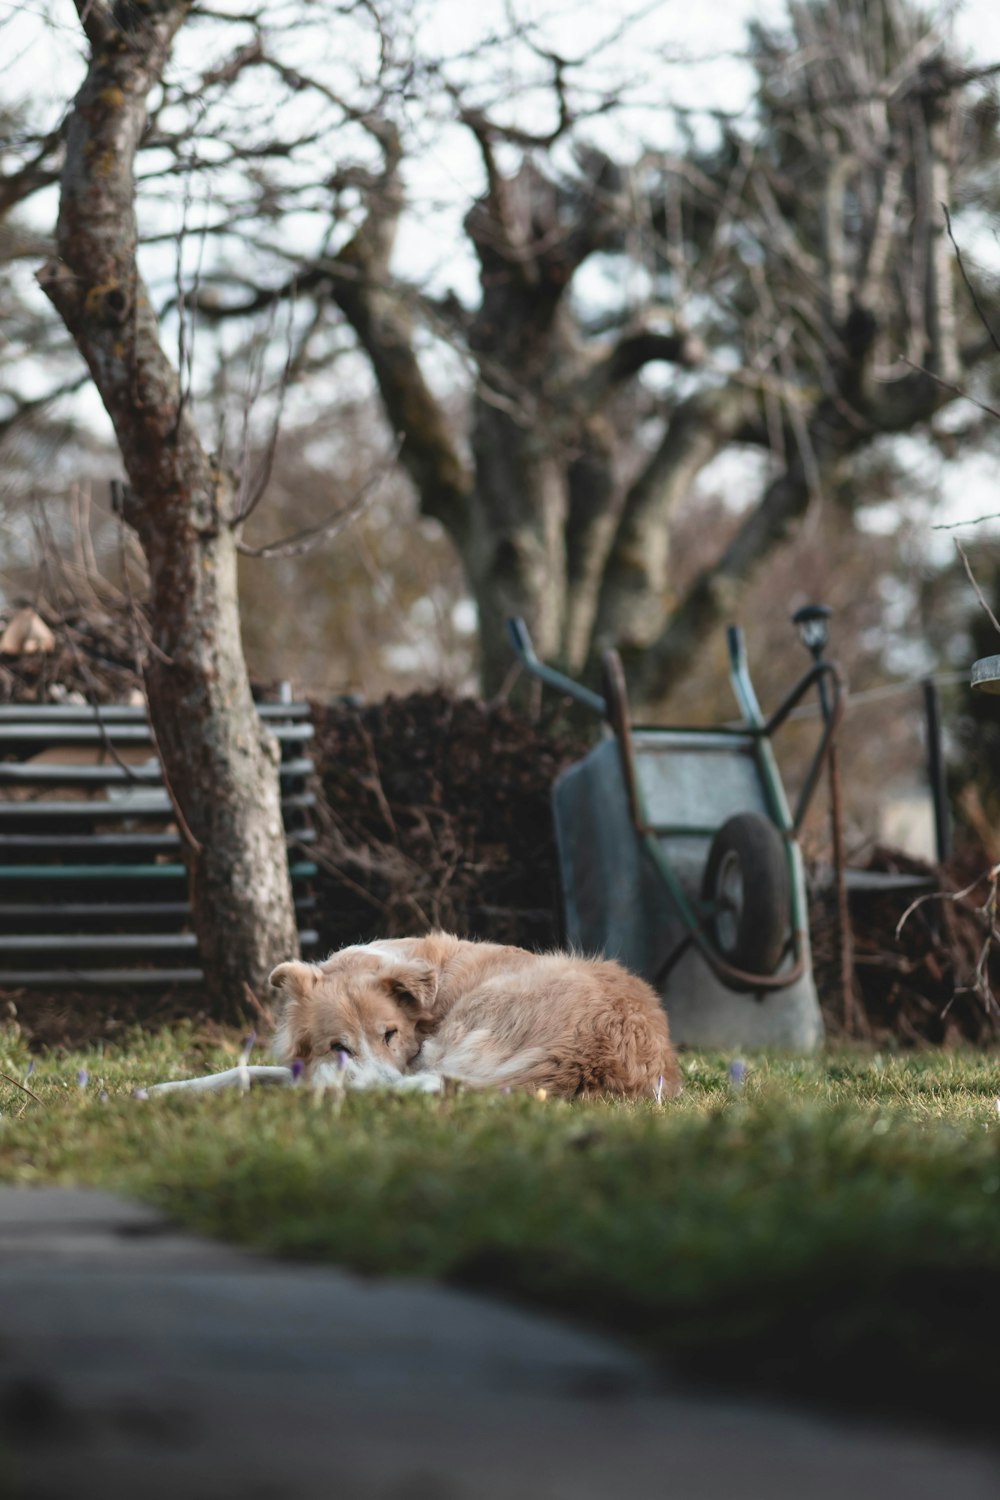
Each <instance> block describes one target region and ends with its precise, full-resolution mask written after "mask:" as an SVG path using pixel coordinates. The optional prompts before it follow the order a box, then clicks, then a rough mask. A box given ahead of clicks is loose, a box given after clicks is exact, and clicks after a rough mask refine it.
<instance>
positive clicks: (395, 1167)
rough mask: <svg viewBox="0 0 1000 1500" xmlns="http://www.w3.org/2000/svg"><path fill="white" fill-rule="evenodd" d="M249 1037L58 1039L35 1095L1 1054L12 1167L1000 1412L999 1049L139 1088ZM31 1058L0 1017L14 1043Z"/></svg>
mask: <svg viewBox="0 0 1000 1500" xmlns="http://www.w3.org/2000/svg"><path fill="white" fill-rule="evenodd" d="M237 1050H238V1039H237V1038H236V1036H235V1034H234V1035H233V1036H231V1037H227V1036H223V1037H222V1039H221V1041H220V1040H217V1041H215V1042H210V1041H208V1040H206V1039H204V1038H203V1037H199V1036H198V1035H196V1034H194V1033H192V1032H190V1031H183V1030H181V1031H177V1032H173V1033H170V1032H162V1033H158V1034H155V1035H152V1036H143V1035H141V1034H139V1033H135V1034H134V1035H133V1036H132V1037H131V1038H130V1039H129V1040H128V1041H127V1042H126V1043H124V1044H122V1045H120V1046H118V1047H116V1048H115V1049H113V1050H112V1049H107V1050H105V1051H103V1052H96V1051H94V1052H88V1053H80V1054H72V1055H65V1056H55V1055H53V1056H51V1057H47V1058H39V1059H37V1060H36V1064H35V1067H34V1069H33V1071H32V1073H31V1075H30V1077H28V1078H27V1080H26V1082H27V1085H28V1087H29V1088H30V1089H31V1090H32V1092H33V1093H34V1095H36V1096H37V1097H36V1098H30V1097H29V1096H27V1095H26V1094H24V1093H22V1092H21V1091H20V1090H19V1089H18V1088H16V1087H14V1086H13V1085H12V1084H10V1083H7V1082H5V1081H4V1080H3V1079H0V1112H2V1121H0V1180H4V1181H7V1182H20V1183H37V1182H52V1181H58V1182H89V1183H100V1184H104V1185H108V1186H111V1187H115V1188H121V1189H125V1190H128V1191H130V1192H133V1193H136V1194H138V1195H139V1196H141V1197H144V1198H147V1199H149V1200H151V1201H153V1202H155V1203H157V1204H159V1205H162V1206H163V1207H164V1208H166V1209H167V1210H169V1211H170V1213H172V1214H173V1215H175V1216H176V1217H177V1218H178V1219H180V1220H181V1221H183V1222H185V1223H187V1224H189V1225H190V1226H192V1227H193V1228H196V1229H199V1230H202V1231H206V1232H208V1233H210V1234H216V1235H220V1236H223V1237H225V1238H227V1239H231V1240H235V1241H239V1242H242V1243H246V1244H250V1245H254V1246H257V1247H260V1248H263V1249H266V1250H270V1251H276V1252H279V1253H281V1254H284V1255H290V1256H297V1257H303V1258H309V1259H312V1260H328V1261H333V1262H336V1263H337V1264H340V1265H344V1266H350V1267H354V1268H356V1269H357V1270H359V1271H363V1272H373V1273H394V1274H398V1273H401V1274H405V1275H417V1276H433V1277H438V1278H441V1279H445V1280H450V1281H454V1282H458V1283H461V1284H464V1285H470V1286H475V1287H478V1288H482V1289H487V1290H491V1291H499V1292H502V1293H504V1294H506V1295H513V1296H516V1297H517V1298H518V1299H520V1300H529V1301H532V1302H535V1303H537V1304H540V1305H544V1306H546V1307H548V1308H549V1309H554V1310H556V1311H559V1312H562V1313H566V1314H568V1315H570V1316H572V1317H573V1318H575V1319H577V1320H583V1321H586V1322H589V1323H592V1324H596V1325H599V1326H602V1327H604V1328H608V1329H611V1330H613V1331H615V1332H617V1333H619V1334H621V1335H623V1336H626V1337H628V1338H629V1339H632V1340H635V1341H639V1342H640V1343H641V1344H642V1345H643V1346H644V1347H645V1348H647V1349H649V1350H651V1351H653V1352H655V1353H656V1354H657V1355H658V1356H660V1357H662V1358H663V1359H664V1360H665V1361H666V1362H667V1363H668V1364H669V1365H670V1366H671V1367H673V1368H677V1369H680V1370H682V1371H683V1372H684V1373H685V1374H687V1375H689V1376H690V1375H697V1376H699V1377H700V1376H704V1377H706V1378H709V1379H711V1380H713V1381H715V1382H717V1383H719V1382H721V1383H722V1384H725V1385H732V1386H733V1387H738V1388H740V1389H743V1390H746V1389H748V1388H749V1389H754V1390H759V1389H760V1390H762V1389H780V1390H785V1391H791V1392H794V1393H796V1394H801V1395H804V1396H810V1395H811V1396H814V1397H819V1398H821V1399H823V1400H825V1401H830V1400H834V1401H839V1402H844V1403H846V1404H848V1405H851V1406H854V1407H861V1408H863V1409H870V1410H873V1411H875V1410H877V1411H879V1412H893V1413H906V1414H908V1415H910V1416H913V1415H918V1416H920V1418H921V1419H922V1420H923V1419H927V1420H942V1421H945V1422H948V1423H954V1422H967V1423H971V1424H974V1425H976V1426H979V1427H981V1428H987V1427H989V1426H990V1425H991V1424H992V1423H994V1422H995V1409H996V1394H995V1393H996V1389H997V1376H996V1368H997V1358H998V1352H1000V1114H998V1104H997V1100H998V1098H1000V1059H998V1058H997V1057H996V1056H983V1055H975V1056H973V1055H970V1054H950V1053H944V1054H941V1053H939V1054H931V1053H927V1054H922V1055H917V1056H908V1057H905V1058H903V1057H894V1056H888V1055H883V1056H874V1057H873V1056H871V1055H870V1054H861V1053H855V1054H846V1053H840V1054H833V1055H828V1056H824V1057H821V1058H819V1059H818V1060H814V1061H808V1062H803V1061H791V1060H776V1059H771V1060H765V1059H752V1058H751V1059H749V1060H748V1064H747V1075H746V1080H745V1083H744V1084H743V1086H742V1087H740V1088H734V1087H733V1086H731V1085H730V1083H729V1080H728V1072H727V1063H726V1060H725V1059H720V1058H708V1057H704V1056H701V1055H691V1054H689V1055H686V1056H685V1058H684V1070H685V1090H684V1093H683V1095H682V1097H681V1099H680V1100H679V1101H676V1102H671V1103H669V1104H664V1105H663V1106H662V1107H658V1106H657V1105H656V1104H655V1103H654V1102H653V1101H649V1102H643V1103H640V1104H629V1105H625V1104H612V1103H580V1102H573V1103H564V1102H561V1101H557V1100H538V1099H534V1098H525V1097H518V1096H514V1095H508V1096H504V1095H499V1094H492V1095H473V1094H458V1095H455V1096H454V1097H449V1098H445V1099H438V1098H433V1097H431V1098H428V1097H426V1096H421V1097H414V1096H399V1095H390V1096H374V1095H361V1094H354V1095H349V1096H346V1097H343V1098H340V1097H335V1096H332V1095H327V1096H325V1097H322V1098H314V1097H313V1096H312V1095H311V1094H310V1093H309V1092H308V1091H306V1090H304V1089H299V1090H296V1091H294V1092H286V1091H284V1090H276V1091H273V1092H272V1091H264V1090H261V1091H258V1092H255V1093H254V1094H252V1095H251V1096H249V1097H246V1098H241V1097H239V1096H235V1095H228V1096H208V1097H205V1096H203V1097H200V1098H199V1097H185V1096H180V1097H178V1096H176V1095H171V1096H166V1097H164V1098H162V1099H152V1100H148V1101H146V1102H141V1101H138V1100H135V1099H133V1098H132V1097H131V1093H130V1091H131V1089H132V1087H133V1086H134V1085H137V1084H143V1083H148V1082H150V1081H153V1080H155V1079H158V1078H164V1077H172V1076H173V1077H176V1076H184V1075H186V1074H190V1073H195V1072H204V1071H209V1070H211V1069H214V1068H216V1067H223V1066H231V1065H232V1063H233V1061H234V1057H235V1054H236V1052H237ZM28 1061H29V1059H28V1056H27V1053H26V1052H25V1051H24V1050H23V1048H21V1047H20V1046H19V1044H18V1043H17V1042H16V1040H10V1039H8V1041H7V1042H6V1043H5V1042H4V1034H3V1033H2V1032H0V1071H2V1072H4V1073H6V1074H8V1075H10V1077H11V1078H16V1079H18V1080H20V1081H25V1074H26V1070H27V1067H28ZM79 1070H84V1071H85V1072H86V1075H87V1077H86V1080H85V1081H84V1082H82V1083H81V1082H80V1081H78V1077H77V1075H78V1071H79ZM102 1091H103V1094H105V1095H106V1098H104V1097H102Z"/></svg>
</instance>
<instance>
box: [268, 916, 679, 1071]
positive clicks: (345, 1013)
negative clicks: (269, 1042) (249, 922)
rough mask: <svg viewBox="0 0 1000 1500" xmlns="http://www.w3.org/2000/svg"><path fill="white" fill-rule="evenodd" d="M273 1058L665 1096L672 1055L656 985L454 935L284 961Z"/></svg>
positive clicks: (558, 956) (568, 959)
mask: <svg viewBox="0 0 1000 1500" xmlns="http://www.w3.org/2000/svg"><path fill="white" fill-rule="evenodd" d="M271 983H272V984H273V985H275V986H276V987H277V988H278V989H279V990H281V992H282V993H283V995H284V996H285V1000H286V1003H285V1008H284V1012H283V1015H282V1019H281V1022H280V1025H279V1028H278V1033H277V1037H276V1039H275V1052H276V1055H277V1056H278V1057H279V1058H280V1059H281V1060H282V1061H283V1062H284V1063H286V1064H294V1063H296V1062H298V1063H300V1064H301V1066H302V1070H303V1074H304V1077H305V1078H306V1079H312V1080H313V1081H315V1082H316V1083H318V1084H322V1083H324V1082H335V1083H336V1082H339V1083H342V1084H344V1085H346V1086H347V1087H355V1088H365V1087H370V1086H372V1085H378V1084H383V1085H390V1086H392V1085H394V1086H396V1087H403V1088H407V1087H409V1088H418V1089H428V1090H432V1089H438V1088H440V1087H441V1083H442V1080H444V1079H454V1080H455V1081H457V1082H459V1083H463V1084H467V1085H471V1086H472V1087H475V1088H489V1087H495V1086H502V1085H507V1086H509V1087H511V1088H531V1089H545V1090H546V1091H547V1092H548V1093H551V1094H558V1095H563V1096H574V1095H585V1096H586V1095H597V1094H618V1095H625V1096H626V1097H641V1096H645V1097H647V1098H648V1097H650V1096H655V1097H657V1098H659V1097H660V1096H661V1095H664V1094H666V1095H672V1094H675V1093H676V1092H677V1090H678V1069H677V1059H676V1057H675V1055H674V1050H673V1048H672V1046H671V1044H670V1036H669V1033H668V1030H667V1020H666V1016H665V1015H664V1013H663V1009H662V1007H661V1005H660V1002H659V999H658V997H657V995H656V994H655V992H654V991H653V990H652V989H651V988H650V987H649V985H648V984H646V983H645V982H644V981H643V980H641V979H637V978H636V977H635V975H633V974H630V973H628V972H627V971H626V970H625V969H623V968H622V967H621V966H620V965H619V964H616V963H613V962H610V961H608V960H606V959H595V958H579V957H576V956H574V955H572V954H568V953H542V954H539V953H529V952H528V951H527V950H526V949H524V948H512V947H507V946H504V945H501V944H498V943H472V942H465V941H463V940H462V939H460V938H456V937H451V936H450V935H449V934H447V933H443V932H432V933H430V934H429V935H428V936H427V937H421V938H392V939H386V940H385V941H380V942H374V943H365V944H361V945H358V946H355V947H350V948H343V949H341V950H340V952H338V953H335V954H333V955H332V956H331V957H330V958H328V959H327V960H326V962H325V963H321V964H308V963H298V962H293V963H284V964H279V965H278V967H277V968H276V969H275V970H274V973H273V974H272V975H271Z"/></svg>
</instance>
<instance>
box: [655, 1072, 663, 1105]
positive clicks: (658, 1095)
mask: <svg viewBox="0 0 1000 1500" xmlns="http://www.w3.org/2000/svg"><path fill="white" fill-rule="evenodd" d="M654 1098H655V1099H656V1102H657V1104H662V1103H663V1074H662V1073H661V1074H660V1075H659V1077H658V1078H657V1080H656V1088H655V1090H654Z"/></svg>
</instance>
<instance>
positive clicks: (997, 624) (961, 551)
mask: <svg viewBox="0 0 1000 1500" xmlns="http://www.w3.org/2000/svg"><path fill="white" fill-rule="evenodd" d="M952 540H953V542H954V543H955V547H956V548H957V550H958V555H959V557H960V558H961V559H962V562H963V563H964V564H965V571H966V573H967V575H968V579H969V582H970V583H971V584H972V587H973V588H974V589H975V591H976V598H977V599H978V600H979V602H980V604H981V605H982V606H983V609H985V611H986V613H987V615H988V616H989V621H990V624H991V625H992V626H993V629H994V630H995V631H996V633H997V635H1000V620H998V619H997V617H996V615H995V614H994V613H993V611H992V610H991V609H990V607H989V605H988V604H987V602H986V596H985V595H984V594H983V591H982V589H981V588H980V587H979V584H978V582H977V581H976V575H975V574H974V573H973V571H972V564H971V563H970V562H969V556H968V553H967V552H966V550H965V548H964V547H963V546H962V543H961V542H960V541H959V540H958V537H957V536H956V537H953V538H952Z"/></svg>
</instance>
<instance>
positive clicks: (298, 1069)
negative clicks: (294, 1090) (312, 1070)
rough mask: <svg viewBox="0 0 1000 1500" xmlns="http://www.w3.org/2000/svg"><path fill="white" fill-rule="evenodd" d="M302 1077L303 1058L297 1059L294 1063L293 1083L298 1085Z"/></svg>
mask: <svg viewBox="0 0 1000 1500" xmlns="http://www.w3.org/2000/svg"><path fill="white" fill-rule="evenodd" d="M301 1077H302V1059H301V1057H297V1058H296V1059H295V1061H294V1062H293V1063H292V1082H293V1083H298V1081H299V1079H300V1078H301Z"/></svg>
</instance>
